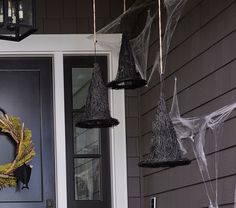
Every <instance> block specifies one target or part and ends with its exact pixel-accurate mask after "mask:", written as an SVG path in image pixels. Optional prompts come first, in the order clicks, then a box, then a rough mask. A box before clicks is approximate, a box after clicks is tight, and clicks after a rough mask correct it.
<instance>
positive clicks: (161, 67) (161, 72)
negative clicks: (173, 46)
mask: <svg viewBox="0 0 236 208" xmlns="http://www.w3.org/2000/svg"><path fill="white" fill-rule="evenodd" d="M158 17H159V52H160V77H161V82H162V81H163V78H164V69H163V50H162V48H163V47H162V46H163V43H162V25H161V22H162V21H161V0H158Z"/></svg>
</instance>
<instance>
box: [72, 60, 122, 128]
mask: <svg viewBox="0 0 236 208" xmlns="http://www.w3.org/2000/svg"><path fill="white" fill-rule="evenodd" d="M118 124H119V121H118V120H117V119H114V118H112V117H111V115H110V110H109V103H108V89H107V87H106V86H105V84H104V81H103V79H102V74H101V70H100V67H99V65H98V64H97V63H95V64H94V70H93V75H92V80H91V83H90V86H89V91H88V96H87V100H86V104H85V107H84V109H83V112H82V113H81V116H80V118H79V119H78V122H77V123H76V126H77V127H80V128H107V127H112V126H116V125H118Z"/></svg>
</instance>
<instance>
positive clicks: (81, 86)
mask: <svg viewBox="0 0 236 208" xmlns="http://www.w3.org/2000/svg"><path fill="white" fill-rule="evenodd" d="M92 73H93V69H92V68H72V93H73V109H74V110H80V109H82V108H83V106H84V105H85V103H86V97H87V94H88V88H89V84H90V81H91V78H92Z"/></svg>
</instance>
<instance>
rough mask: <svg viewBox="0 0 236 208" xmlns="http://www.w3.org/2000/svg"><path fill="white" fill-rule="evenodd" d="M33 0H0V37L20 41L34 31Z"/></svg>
mask: <svg viewBox="0 0 236 208" xmlns="http://www.w3.org/2000/svg"><path fill="white" fill-rule="evenodd" d="M35 10H36V9H35V0H0V39H3V40H11V41H21V40H22V39H24V38H26V37H27V36H29V35H31V34H32V33H34V32H35V31H36V20H35V18H36V17H35V13H36V12H35Z"/></svg>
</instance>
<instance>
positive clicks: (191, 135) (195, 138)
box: [170, 80, 236, 208]
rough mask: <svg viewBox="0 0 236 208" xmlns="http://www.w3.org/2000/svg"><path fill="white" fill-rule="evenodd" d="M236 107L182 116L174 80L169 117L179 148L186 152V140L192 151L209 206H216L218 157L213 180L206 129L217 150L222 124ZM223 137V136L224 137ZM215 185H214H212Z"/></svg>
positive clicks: (230, 106)
mask: <svg viewBox="0 0 236 208" xmlns="http://www.w3.org/2000/svg"><path fill="white" fill-rule="evenodd" d="M234 109H236V102H235V103H233V104H231V105H226V106H224V107H223V108H221V109H218V110H216V111H214V112H212V113H210V114H208V115H205V116H204V115H203V116H199V117H192V118H183V117H181V114H180V110H179V104H178V98H177V80H176V81H175V90H174V97H173V102H172V108H171V111H170V117H171V120H172V122H173V125H174V128H175V130H176V133H177V138H178V141H179V143H180V147H181V150H182V151H183V152H184V153H185V154H186V153H187V152H188V151H187V147H186V145H185V144H186V143H185V142H186V140H188V141H189V142H190V143H191V145H192V149H193V152H194V155H195V157H196V160H197V164H198V166H199V170H200V173H201V176H202V179H203V182H204V186H205V190H206V195H207V198H208V200H209V204H210V205H209V208H218V207H219V204H218V191H219V190H218V168H219V167H218V159H219V158H218V157H217V155H216V156H215V160H214V161H215V165H214V166H215V169H214V171H215V174H213V175H214V177H215V178H214V180H212V178H211V176H212V174H210V172H209V165H208V161H207V157H206V153H205V150H204V147H205V143H206V142H205V140H206V135H209V134H206V131H207V129H209V130H210V131H211V132H212V136H213V141H214V143H215V144H214V147H215V149H214V151H215V152H218V151H219V149H218V142H219V139H220V136H221V132H222V129H223V124H224V122H225V121H226V120H227V118H229V116H230V114H231V113H232V111H233V110H234ZM224 139H225V138H224ZM214 185H215V186H214Z"/></svg>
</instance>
